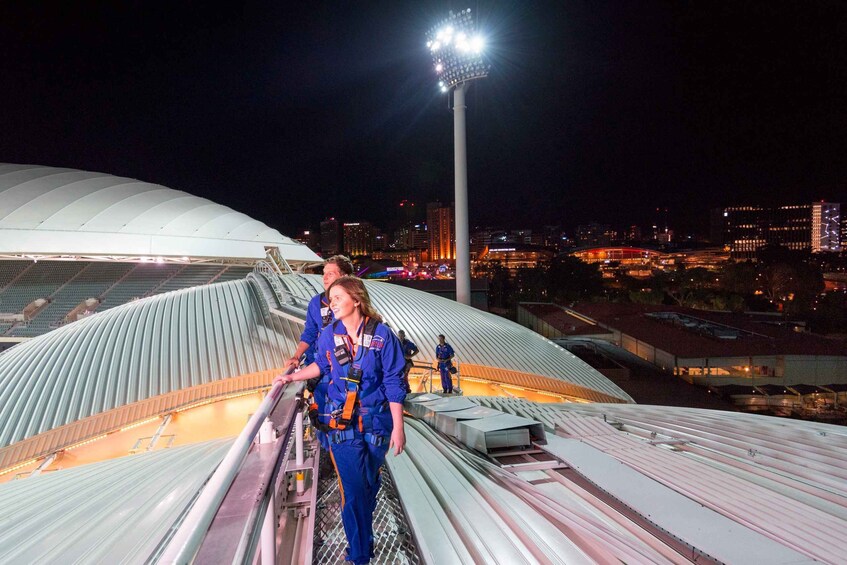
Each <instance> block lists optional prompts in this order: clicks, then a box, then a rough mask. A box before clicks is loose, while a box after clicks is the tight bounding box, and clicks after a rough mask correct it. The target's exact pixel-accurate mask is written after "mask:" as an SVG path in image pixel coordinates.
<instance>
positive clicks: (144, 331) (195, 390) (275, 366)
mask: <svg viewBox="0 0 847 565" xmlns="http://www.w3.org/2000/svg"><path fill="white" fill-rule="evenodd" d="M302 327H303V326H302V324H298V323H296V322H294V321H291V320H288V319H283V318H280V317H279V316H272V315H271V314H270V313H269V312H268V310H267V304H266V303H265V301H264V299H263V298H262V296H261V295H260V293H259V291H258V290H257V289H256V287H255V286H254V285H253V284H252V283H251V282H250V281H249V280H238V281H229V282H224V283H217V284H211V285H207V286H200V287H194V288H189V289H184V290H178V291H175V292H169V293H166V294H161V295H158V296H153V297H150V298H146V299H143V300H138V301H136V302H130V303H128V304H124V305H123V306H119V307H117V308H113V309H111V310H107V311H105V312H101V313H99V314H94V315H92V316H89V317H87V318H84V319H82V320H80V321H78V322H74V323H72V324H68V325H66V326H64V327H61V328H59V329H57V330H54V331H52V332H50V333H47V334H44V335H42V336H39V337H37V338H34V339H32V340H30V341H28V342H26V343H22V344H20V345H18V346H16V347H14V348H12V349H10V350H8V351H6V352H4V353H3V354H2V355H0V468H5V467H7V466H9V465H13V464H16V463H18V462H20V461H22V460H24V459H27V458H29V457H37V456H39V455H41V454H43V453H45V452H49V451H50V450H51V449H54V450H55V449H58V448H60V447H64V446H66V445H69V444H71V443H74V442H77V441H80V440H83V439H86V438H88V437H91V436H93V435H96V434H100V433H105V432H107V431H109V430H110V429H114V428H117V427H120V426H122V425H125V424H127V423H130V422H134V421H137V420H140V419H142V418H145V417H150V416H153V415H156V414H158V413H161V412H162V411H163V410H168V409H170V408H169V407H175V406H179V405H184V404H186V403H190V402H194V401H198V400H202V399H206V398H213V397H216V396H221V395H223V394H227V393H231V392H235V391H239V390H250V389H252V388H258V387H260V386H263V385H267V383H268V382H270V380H271V379H272V378H273V372H274V371H275V370H279V368H281V367H283V366H284V365H285V360H286V359H287V358H288V356H289V355H290V353H291V352H292V351H293V350H294V348H295V347H296V344H297V343H298V341H299V336H300V332H301V331H302Z"/></svg>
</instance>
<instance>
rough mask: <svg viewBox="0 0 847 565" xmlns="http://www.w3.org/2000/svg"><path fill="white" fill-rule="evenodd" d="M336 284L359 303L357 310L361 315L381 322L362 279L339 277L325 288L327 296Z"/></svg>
mask: <svg viewBox="0 0 847 565" xmlns="http://www.w3.org/2000/svg"><path fill="white" fill-rule="evenodd" d="M336 286H340V287H341V288H343V289H344V290H345V291H346V292H347V294H349V295H350V298H352V299H353V300H355V301H356V302H358V303H359V311H360V312H361V313H362V315H363V316H367V317H368V318H373V319H374V320H376V321H377V322H382V316H380V315H379V312H377V311H376V309H375V308H374V307H373V304H371V297H370V295H368V289H366V288H365V283H363V282H362V279H359V278H356V277H350V276H345V277H339V278H337V279H335V282H333V283H332V284H331V285H329V288H328V289H326V294H327V296H329V293H330V292H331V291H332V289H333V287H336Z"/></svg>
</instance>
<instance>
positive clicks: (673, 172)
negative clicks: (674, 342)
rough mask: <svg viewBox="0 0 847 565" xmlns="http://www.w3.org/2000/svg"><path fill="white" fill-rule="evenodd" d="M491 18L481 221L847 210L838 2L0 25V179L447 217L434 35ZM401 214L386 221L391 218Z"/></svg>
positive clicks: (85, 12) (475, 92) (290, 9)
mask: <svg viewBox="0 0 847 565" xmlns="http://www.w3.org/2000/svg"><path fill="white" fill-rule="evenodd" d="M467 7H471V8H472V9H473V10H474V13H475V14H477V16H478V18H479V22H480V23H479V27H480V30H481V31H482V32H484V33H485V34H486V39H487V45H488V48H489V51H488V53H489V56H490V57H491V61H492V63H493V66H492V73H491V75H490V76H489V77H488V78H487V79H486V82H485V84H484V88H477V87H476V86H474V87H472V88H471V89H470V91H469V92H468V96H469V113H468V121H469V130H468V131H469V138H468V158H469V165H468V166H469V191H470V220H471V224H472V225H494V224H499V223H502V222H504V221H505V220H509V221H510V222H514V223H515V225H529V224H531V223H536V224H538V225H544V224H553V225H556V224H558V225H562V226H563V228H564V229H567V227H568V226H571V227H574V226H576V225H579V224H584V223H588V222H591V221H599V222H608V223H611V224H615V225H626V224H640V225H647V224H648V223H649V222H650V215H651V213H652V210H654V209H655V208H656V207H668V208H670V209H672V210H675V211H676V212H675V213H676V215H677V216H678V217H679V218H680V219H681V221H682V222H684V223H686V224H690V225H692V226H694V227H696V228H697V229H699V230H700V231H701V232H705V229H706V228H707V226H708V210H709V209H711V208H715V207H722V206H732V205H741V204H753V203H755V204H761V205H780V204H785V203H806V202H812V201H819V200H826V201H835V202H839V201H841V200H843V198H841V197H840V195H841V194H844V192H845V182H846V181H845V180H844V179H845V178H847V155H845V154H844V153H843V151H842V150H841V148H843V147H844V146H845V142H846V141H847V116H845V115H844V113H843V112H842V111H841V110H840V107H841V101H842V100H843V94H844V92H845V90H847V73H845V68H847V60H845V57H847V55H845V53H847V49H845V48H844V42H845V40H844V39H843V38H844V37H845V34H844V33H843V30H844V26H845V22H847V6H845V5H844V4H841V3H835V2H827V1H818V2H812V3H807V4H803V5H802V6H801V5H779V4H777V5H774V4H773V3H769V2H747V3H743V4H739V3H731V2H719V3H708V4H706V3H702V4H697V3H688V4H671V5H668V4H665V3H660V2H644V3H638V4H637V5H634V4H632V3H627V2H612V3H606V4H603V5H585V4H579V3H572V2H564V3H559V2H535V3H526V4H519V5H515V4H514V3H510V2H502V1H493V2H477V3H474V4H473V5H470V6H468V5H466V3H460V2H422V3H415V4H414V5H410V4H404V3H395V2H374V3H370V4H368V6H367V8H365V9H363V8H361V7H359V6H351V5H347V4H343V3H320V4H315V5H310V6H308V7H305V6H300V7H297V6H282V5H279V4H277V3H258V4H251V5H250V6H249V7H242V6H222V7H220V6H219V7H214V8H213V7H208V8H206V9H204V10H196V9H195V8H194V7H193V6H190V5H168V6H166V7H164V6H156V5H150V4H121V5H112V4H108V3H96V2H92V3H85V4H77V5H74V7H73V8H62V7H59V6H53V5H48V6H38V5H29V4H16V5H11V4H4V5H3V6H0V26H2V28H0V29H2V34H0V36H2V39H0V41H2V42H3V44H4V45H3V47H4V49H3V51H4V53H5V56H4V57H3V58H2V59H0V72H2V73H3V76H4V77H7V83H8V84H10V85H12V86H13V88H7V89H4V92H3V93H0V103H2V104H3V106H4V107H5V108H7V109H9V111H8V112H7V115H6V120H5V122H6V123H5V124H4V134H3V135H2V136H0V161H5V162H12V163H33V164H41V165H47V166H65V167H70V168H77V169H83V170H92V171H101V172H105V173H109V174H115V175H122V176H129V177H132V178H138V179H140V180H143V181H147V182H155V183H160V184H163V185H165V186H168V187H171V188H174V189H178V190H184V191H186V192H188V193H190V194H194V195H198V196H203V197H206V198H209V199H210V200H213V201H215V202H219V203H222V204H225V205H228V206H230V207H232V208H234V209H237V210H243V211H244V212H245V213H248V214H250V215H251V216H254V217H256V218H258V219H260V220H262V221H264V222H265V223H267V224H268V225H271V226H273V227H275V228H278V229H280V230H281V231H283V233H288V234H294V233H295V232H296V231H297V230H299V229H302V228H305V227H307V226H317V224H318V223H319V222H320V221H321V220H322V219H323V218H324V217H326V216H328V215H335V216H338V217H342V216H343V217H344V218H349V219H354V218H355V219H361V220H365V221H370V222H373V223H379V224H383V225H385V224H388V223H389V221H390V217H388V216H387V215H386V213H387V212H390V211H391V210H392V207H393V204H394V203H397V202H399V201H401V200H403V199H409V200H413V201H416V202H421V203H424V202H427V201H430V200H435V199H439V200H441V201H442V202H449V201H450V200H451V194H452V186H453V179H452V165H453V163H452V140H451V128H450V123H451V121H452V115H451V114H450V112H449V111H448V109H447V101H446V99H445V97H444V96H443V95H440V94H439V93H438V92H437V84H436V79H435V76H434V75H433V74H432V73H429V72H428V69H429V67H430V66H431V61H430V59H429V53H428V50H427V49H426V46H425V39H424V34H425V32H426V30H428V29H429V28H430V27H431V26H432V24H433V23H434V22H436V21H439V20H440V19H443V17H444V16H445V15H446V14H447V12H448V10H450V9H453V10H460V9H465V8H467ZM386 204H389V205H388V206H387V205H386Z"/></svg>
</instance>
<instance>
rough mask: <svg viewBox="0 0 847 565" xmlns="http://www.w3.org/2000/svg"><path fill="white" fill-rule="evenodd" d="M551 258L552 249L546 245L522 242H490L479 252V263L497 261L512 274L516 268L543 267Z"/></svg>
mask: <svg viewBox="0 0 847 565" xmlns="http://www.w3.org/2000/svg"><path fill="white" fill-rule="evenodd" d="M552 260H553V251H552V250H551V249H548V248H546V247H540V246H536V245H526V244H523V243H505V244H495V243H492V244H491V246H490V247H487V248H486V249H484V250H483V251H482V253H480V254H479V257H477V259H476V263H477V264H479V265H484V264H491V263H499V264H500V265H502V266H503V267H505V268H507V269H509V272H510V273H511V274H512V275H514V274H515V273H516V272H517V270H518V269H521V268H532V267H543V266H546V265H549V264H550V262H551V261H552Z"/></svg>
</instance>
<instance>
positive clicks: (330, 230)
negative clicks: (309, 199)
mask: <svg viewBox="0 0 847 565" xmlns="http://www.w3.org/2000/svg"><path fill="white" fill-rule="evenodd" d="M343 242H344V239H343V235H342V232H341V223H340V222H339V221H338V220H336V219H335V218H327V219H326V220H324V221H322V222H321V253H322V254H323V256H324V257H330V256H332V255H337V254H339V253H341V250H342V249H343V248H344V245H343Z"/></svg>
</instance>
